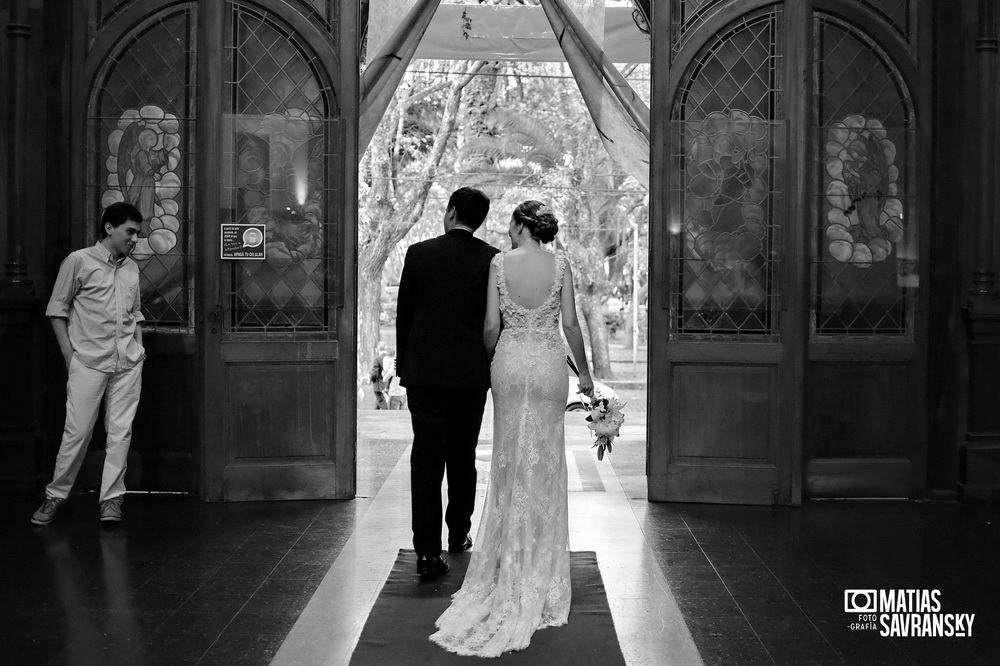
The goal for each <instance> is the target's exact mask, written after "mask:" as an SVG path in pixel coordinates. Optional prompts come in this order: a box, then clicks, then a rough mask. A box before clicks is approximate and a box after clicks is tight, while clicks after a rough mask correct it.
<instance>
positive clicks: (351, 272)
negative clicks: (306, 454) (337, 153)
mask: <svg viewBox="0 0 1000 666" xmlns="http://www.w3.org/2000/svg"><path fill="white" fill-rule="evenodd" d="M339 6H340V9H339V15H338V29H339V31H340V32H339V34H340V43H339V54H340V62H339V70H338V72H339V83H340V87H339V94H340V118H341V122H340V123H339V128H340V136H339V138H340V141H341V146H342V148H343V164H344V168H342V169H340V170H339V173H340V177H341V181H340V186H341V187H342V188H343V190H342V192H343V193H342V195H341V209H340V215H341V221H342V223H341V224H340V236H339V240H340V245H339V254H338V256H339V257H340V259H341V262H340V265H341V273H340V275H339V276H338V277H339V291H338V298H337V332H338V335H337V337H338V342H339V349H340V354H339V359H338V361H337V363H338V364H339V366H338V369H337V372H336V373H335V376H334V395H335V396H336V402H335V409H336V410H337V420H336V424H335V428H336V432H335V438H336V450H335V455H336V461H337V469H336V474H337V489H338V490H337V495H338V497H354V495H355V493H356V492H357V439H358V437H357V400H358V394H357V377H356V376H355V373H356V368H357V362H356V354H357V347H358V343H357V335H358V333H357V309H358V308H357V275H358V250H357V246H358V239H357V232H358V197H357V192H358V170H357V168H354V167H355V165H357V163H358V160H359V159H360V156H359V155H358V115H359V112H360V108H359V103H358V100H359V95H360V50H361V17H360V13H361V11H360V9H361V8H360V3H359V2H358V0H351V1H350V2H341V3H340V5H339Z"/></svg>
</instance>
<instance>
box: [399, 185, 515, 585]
mask: <svg viewBox="0 0 1000 666" xmlns="http://www.w3.org/2000/svg"><path fill="white" fill-rule="evenodd" d="M489 210H490V200H489V198H488V197H487V196H486V195H485V194H483V193H482V192H480V191H479V190H477V189H475V188H471V187H463V188H461V189H458V190H456V191H455V192H453V193H452V195H451V198H450V199H448V208H447V210H446V212H445V214H444V231H445V233H444V235H443V236H438V237H437V238H433V239H431V240H427V241H423V242H422V243H415V244H414V245H411V246H410V249H409V250H408V251H407V252H406V260H405V261H404V262H403V274H402V276H401V277H400V279H399V296H398V301H397V306H396V350H397V354H398V355H397V357H396V372H397V374H398V375H399V379H400V383H401V384H402V385H403V386H405V387H406V392H407V396H408V398H409V407H410V420H411V422H412V424H413V449H412V453H411V454H410V489H411V494H412V501H411V511H412V525H413V549H414V550H415V551H416V552H417V573H418V574H419V575H420V577H421V578H422V579H424V580H431V579H434V578H436V577H437V576H439V575H441V574H443V573H447V571H448V562H447V561H445V560H443V559H441V481H442V479H443V477H444V473H445V470H446V469H447V473H448V510H447V513H446V514H445V516H444V520H445V523H447V525H448V551H449V552H451V553H461V552H463V551H466V550H468V549H469V548H471V547H472V538H471V537H470V536H469V530H470V529H471V527H472V511H473V508H474V507H475V501H476V443H477V441H478V439H479V427H480V426H481V425H482V422H483V408H484V407H485V405H486V391H487V389H489V387H490V360H489V357H488V356H487V353H486V347H485V346H484V345H483V319H484V318H485V316H486V281H487V277H488V275H489V269H490V260H491V259H492V258H493V255H495V254H496V253H497V252H499V250H497V249H496V248H495V247H493V246H492V245H489V244H488V243H486V242H484V241H482V240H480V239H478V238H476V237H475V236H473V235H472V233H473V232H474V231H475V230H476V229H478V228H479V227H480V226H481V225H482V224H483V221H484V220H485V219H486V215H487V213H489Z"/></svg>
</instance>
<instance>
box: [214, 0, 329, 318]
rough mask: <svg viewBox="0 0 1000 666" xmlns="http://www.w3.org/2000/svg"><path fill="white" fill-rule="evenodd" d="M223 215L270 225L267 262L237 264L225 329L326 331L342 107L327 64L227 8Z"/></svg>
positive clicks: (246, 13)
mask: <svg viewBox="0 0 1000 666" xmlns="http://www.w3.org/2000/svg"><path fill="white" fill-rule="evenodd" d="M230 7H231V11H230V13H229V17H230V21H231V34H232V42H231V43H230V44H229V45H228V48H227V54H228V77H227V82H226V88H227V95H228V100H227V105H228V107H229V111H230V114H229V115H228V117H227V127H226V131H225V132H224V140H225V141H226V145H225V148H224V151H225V158H224V164H225V165H226V169H227V171H226V173H225V174H223V179H222V181H223V201H224V205H225V206H226V210H225V217H226V218H228V219H227V220H225V221H229V222H232V223H236V224H255V225H260V226H261V227H263V231H264V236H265V238H264V240H265V242H264V248H265V254H264V258H263V260H236V261H232V262H231V264H232V265H231V270H230V279H229V281H228V288H227V292H228V293H227V299H228V301H229V303H228V307H227V313H228V316H229V320H228V330H230V331H231V332H246V331H257V332H265V333H268V332H275V333H279V332H280V333H289V332H308V331H312V332H328V331H331V330H332V328H333V327H334V325H335V319H334V317H332V316H331V312H332V309H333V305H332V303H331V296H330V291H331V288H330V277H331V274H332V271H333V268H334V266H335V263H334V257H335V256H336V255H335V254H334V248H331V247H329V243H328V241H327V239H328V238H329V237H330V236H331V234H330V233H328V230H329V229H328V227H329V223H330V220H329V217H330V211H329V209H328V201H327V200H328V195H329V192H328V190H327V185H326V184H327V182H328V177H327V176H328V174H327V169H328V168H330V166H331V165H332V164H333V163H334V159H333V158H334V156H333V155H331V154H330V153H331V150H332V146H333V145H334V141H335V138H336V134H335V131H334V130H335V128H334V126H333V123H334V121H331V120H329V115H330V114H331V112H333V110H334V108H333V107H335V100H334V99H333V94H332V91H331V90H330V89H329V88H328V87H327V86H326V85H325V83H324V81H323V78H322V76H321V75H320V72H321V71H322V67H321V66H320V65H319V63H318V62H317V61H316V60H315V58H314V57H313V56H312V55H310V51H309V49H308V48H306V47H305V45H304V44H303V43H302V41H301V39H300V38H299V37H297V36H296V35H295V34H294V33H293V32H292V31H291V30H290V29H289V28H287V27H286V26H284V25H283V24H281V23H279V22H278V21H277V20H276V19H275V18H273V15H270V14H265V13H261V12H258V11H256V10H254V9H252V8H250V7H249V6H243V5H240V4H238V3H232V4H231V5H230Z"/></svg>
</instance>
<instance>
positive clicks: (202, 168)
mask: <svg viewBox="0 0 1000 666" xmlns="http://www.w3.org/2000/svg"><path fill="white" fill-rule="evenodd" d="M225 10H226V3H225V2H221V1H220V2H202V3H199V6H198V46H197V51H198V84H199V89H200V92H199V95H198V112H197V113H198V116H197V117H198V129H197V131H198V145H199V146H201V147H202V150H201V151H200V153H199V154H198V155H197V156H196V160H197V166H196V169H197V170H196V171H195V178H196V181H195V186H196V192H195V211H196V218H195V221H196V232H195V233H196V234H197V235H196V246H197V247H198V248H199V250H198V252H197V255H196V260H195V271H196V275H197V279H196V280H195V300H196V302H197V304H198V312H197V314H196V316H195V333H196V337H197V347H198V355H197V365H198V370H199V386H198V389H199V390H198V396H199V398H200V405H199V413H198V420H197V423H198V428H197V429H198V434H199V438H198V439H199V441H200V442H201V446H200V449H199V453H200V458H199V465H200V468H201V497H202V499H205V500H208V501H215V502H217V501H221V500H222V498H223V480H222V469H223V467H224V466H225V450H224V447H223V446H222V442H223V441H224V431H223V419H222V418H219V416H220V415H222V414H223V409H224V408H225V398H224V396H223V395H222V392H221V391H220V390H219V387H220V384H221V372H222V370H221V368H222V353H221V348H220V346H221V341H222V324H223V322H222V321H221V313H222V301H221V294H222V289H221V286H220V284H219V281H220V271H219V259H218V255H217V254H216V253H215V251H214V249H215V248H217V247H219V224H218V222H219V217H220V211H221V193H220V191H219V190H220V187H219V177H218V174H219V173H221V166H222V164H221V163H222V155H221V146H222V142H221V134H220V132H221V122H222V92H223V91H222V85H223V83H222V82H223V77H222V71H223V67H225V66H226V61H225V58H224V53H223V48H222V45H223V39H222V35H223V25H224V24H225V21H224V13H225ZM209 248H210V249H209Z"/></svg>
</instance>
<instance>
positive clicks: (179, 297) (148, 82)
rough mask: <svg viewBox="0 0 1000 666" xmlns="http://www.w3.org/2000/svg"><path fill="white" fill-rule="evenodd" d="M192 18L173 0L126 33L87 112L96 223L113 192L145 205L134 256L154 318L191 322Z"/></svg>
mask: <svg viewBox="0 0 1000 666" xmlns="http://www.w3.org/2000/svg"><path fill="white" fill-rule="evenodd" d="M194 41H195V21H194V16H193V7H192V6H191V5H190V4H187V5H181V6H179V7H173V8H171V9H170V10H167V11H164V12H163V13H161V14H159V15H156V16H154V17H153V18H151V19H149V20H147V21H146V22H145V23H143V24H142V25H140V26H138V27H137V28H136V29H135V30H134V31H133V32H132V33H131V34H130V35H128V36H127V37H126V38H125V39H124V40H122V46H121V48H120V49H119V50H118V51H117V52H116V53H114V54H113V57H112V58H111V59H110V60H109V63H108V65H107V66H106V67H105V69H104V70H103V71H102V72H101V73H100V74H99V75H98V81H100V82H101V83H100V85H98V86H97V87H96V88H94V89H93V91H92V93H91V99H90V105H89V112H88V122H87V126H88V147H87V158H88V160H87V161H88V165H89V166H88V175H87V180H88V198H89V201H90V207H91V211H92V220H91V221H90V222H91V224H92V227H91V228H92V229H93V230H94V231H93V233H94V234H95V239H96V234H97V221H98V220H99V219H100V215H101V212H102V211H103V209H104V208H105V207H107V206H108V205H110V204H112V203H114V202H116V201H128V202H129V203H132V204H134V205H135V206H136V207H138V208H139V210H140V211H141V212H142V215H143V223H142V231H141V236H142V238H141V239H140V241H139V243H138V245H137V247H136V249H135V251H134V252H133V255H132V256H133V258H134V259H135V260H136V262H137V263H138V264H139V267H140V288H141V290H142V306H143V313H144V315H145V317H146V321H147V324H146V325H147V326H153V327H156V328H160V329H173V330H191V329H192V328H193V314H194V298H193V296H194V294H193V290H194V248H193V243H194V233H193V231H194V228H193V223H192V219H193V215H192V207H193V205H194V197H193V172H192V164H193V154H194V138H195V136H194V125H195V123H194V119H195V99H196V97H195V54H194V47H193V45H194Z"/></svg>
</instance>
